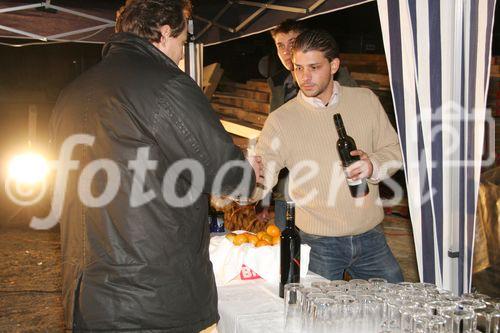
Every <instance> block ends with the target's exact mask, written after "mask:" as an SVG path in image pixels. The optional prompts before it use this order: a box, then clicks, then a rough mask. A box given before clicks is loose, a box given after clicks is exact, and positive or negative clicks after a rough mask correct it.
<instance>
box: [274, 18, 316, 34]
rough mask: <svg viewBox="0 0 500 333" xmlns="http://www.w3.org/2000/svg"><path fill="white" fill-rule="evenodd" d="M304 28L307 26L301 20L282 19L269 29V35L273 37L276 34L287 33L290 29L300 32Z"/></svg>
mask: <svg viewBox="0 0 500 333" xmlns="http://www.w3.org/2000/svg"><path fill="white" fill-rule="evenodd" d="M306 29H307V27H306V25H305V24H304V23H303V22H300V21H295V20H292V19H288V20H284V21H283V22H281V23H280V24H279V25H278V26H277V27H276V28H274V29H273V30H271V36H272V37H273V38H275V37H276V35H277V34H287V33H289V32H290V31H295V32H298V33H299V34H300V33H302V32H304V31H305V30H306Z"/></svg>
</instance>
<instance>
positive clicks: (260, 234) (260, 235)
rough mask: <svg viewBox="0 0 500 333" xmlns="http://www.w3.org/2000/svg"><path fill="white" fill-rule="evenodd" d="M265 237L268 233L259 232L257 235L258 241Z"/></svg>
mask: <svg viewBox="0 0 500 333" xmlns="http://www.w3.org/2000/svg"><path fill="white" fill-rule="evenodd" d="M264 235H266V232H265V231H259V232H258V233H257V238H258V239H262V236H264Z"/></svg>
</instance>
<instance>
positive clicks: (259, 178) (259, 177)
mask: <svg viewBox="0 0 500 333" xmlns="http://www.w3.org/2000/svg"><path fill="white" fill-rule="evenodd" d="M247 161H248V163H250V165H251V166H252V168H253V172H254V173H255V182H256V183H257V184H263V183H264V164H263V163H262V157H260V156H247Z"/></svg>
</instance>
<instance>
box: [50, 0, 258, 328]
mask: <svg viewBox="0 0 500 333" xmlns="http://www.w3.org/2000/svg"><path fill="white" fill-rule="evenodd" d="M189 10H190V5H189V3H188V2H187V1H175V0H132V1H128V2H127V4H126V5H125V6H124V7H123V8H122V9H121V10H120V11H119V13H118V14H119V16H118V20H117V24H116V31H117V34H115V35H114V36H113V37H112V38H111V40H110V41H109V42H108V43H107V44H106V45H105V46H104V49H103V59H102V61H101V62H100V63H99V64H97V65H96V66H94V67H93V68H91V69H90V70H88V71H87V72H86V73H84V74H83V75H82V76H81V77H79V78H78V79H77V80H75V81H74V82H73V83H71V84H70V85H69V86H68V87H67V88H66V89H65V90H64V91H63V93H62V94H61V96H60V97H59V100H58V102H57V105H56V107H55V109H54V112H53V116H52V119H51V127H52V132H53V142H54V144H55V146H56V147H62V148H63V149H61V156H62V155H63V151H65V147H66V148H67V145H68V144H67V142H68V140H70V141H71V140H73V141H74V140H75V138H77V139H78V140H80V139H82V138H84V139H85V140H81V141H78V142H77V143H78V144H77V145H75V144H73V146H72V149H73V148H74V149H73V151H72V153H70V156H71V157H70V158H72V159H73V161H71V163H73V164H71V165H72V166H68V167H67V169H65V170H66V171H68V170H69V169H70V168H73V169H75V170H76V169H77V168H76V167H74V165H75V164H78V165H79V169H78V171H77V172H75V171H73V172H67V173H66V176H67V177H68V179H67V186H66V193H65V199H64V203H63V204H61V207H62V216H61V239H62V259H63V260H62V274H63V286H62V289H63V303H64V315H65V325H66V329H69V330H74V331H85V330H89V331H127V332H128V331H151V332H153V331H154V332H199V331H201V330H203V329H205V328H207V327H210V326H212V325H214V324H215V323H216V322H217V321H218V320H219V315H218V312H217V290H216V286H215V280H214V275H213V271H212V265H211V263H210V260H209V254H208V244H209V236H210V235H209V229H208V220H207V212H208V194H209V193H213V192H214V191H215V193H216V194H218V195H225V194H232V195H233V196H242V197H244V196H248V195H249V193H250V192H251V191H252V190H253V186H254V184H255V177H258V176H259V172H260V169H259V168H260V164H259V159H258V158H257V159H252V160H251V161H250V162H251V163H249V162H247V161H245V159H244V157H243V155H242V153H241V152H240V150H239V149H238V148H237V147H235V146H234V145H233V143H232V140H231V138H230V136H229V135H228V134H227V133H226V132H225V131H224V129H223V127H222V125H221V123H220V121H219V119H218V118H217V116H216V115H215V113H214V111H213V109H212V108H211V106H210V104H209V102H208V100H207V99H206V98H205V96H204V95H203V93H202V91H201V90H200V89H199V87H198V86H197V85H196V84H195V82H194V81H193V80H192V79H191V78H190V77H189V76H187V75H186V74H185V73H184V72H182V71H181V70H180V69H179V68H178V66H177V64H178V62H179V61H180V60H181V59H182V55H183V52H182V51H183V44H184V43H185V42H186V38H187V23H186V17H185V16H186V13H187V12H189ZM77 134H78V135H79V136H75V135H77ZM66 150H67V149H66ZM66 153H67V151H66ZM230 161H232V162H233V163H234V164H236V165H237V167H233V168H222V169H223V170H224V169H225V171H226V172H225V173H221V172H219V171H220V169H221V167H223V166H224V165H226V166H227V162H230ZM60 163H61V162H60ZM253 170H255V171H256V173H254V171H253ZM68 174H69V175H68Z"/></svg>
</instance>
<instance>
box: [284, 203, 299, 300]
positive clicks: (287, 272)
mask: <svg viewBox="0 0 500 333" xmlns="http://www.w3.org/2000/svg"><path fill="white" fill-rule="evenodd" d="M280 254H281V256H280V273H281V279H280V291H279V295H280V297H281V298H283V297H284V287H285V285H286V284H287V283H298V282H300V235H299V232H298V230H297V228H296V227H295V204H294V203H293V202H287V203H286V227H285V230H283V232H282V233H281V241H280Z"/></svg>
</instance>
